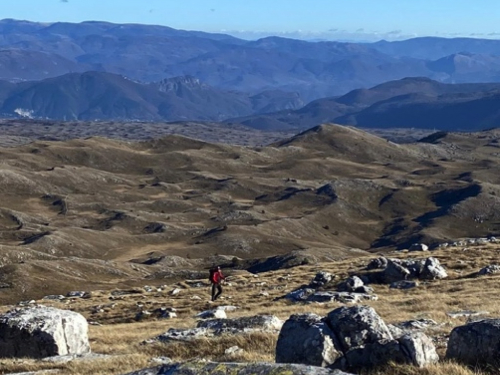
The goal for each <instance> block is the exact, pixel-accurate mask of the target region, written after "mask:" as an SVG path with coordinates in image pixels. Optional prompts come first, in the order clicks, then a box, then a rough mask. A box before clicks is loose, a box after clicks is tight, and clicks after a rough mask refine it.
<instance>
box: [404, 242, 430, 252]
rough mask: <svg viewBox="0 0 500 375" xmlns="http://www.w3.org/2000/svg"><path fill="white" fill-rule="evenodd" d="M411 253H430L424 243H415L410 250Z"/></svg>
mask: <svg viewBox="0 0 500 375" xmlns="http://www.w3.org/2000/svg"><path fill="white" fill-rule="evenodd" d="M408 250H409V251H428V250H429V246H427V245H426V244H423V243H414V244H413V245H411V246H410V248H409V249H408Z"/></svg>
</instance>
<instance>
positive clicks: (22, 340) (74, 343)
mask: <svg viewBox="0 0 500 375" xmlns="http://www.w3.org/2000/svg"><path fill="white" fill-rule="evenodd" d="M87 332H88V324H87V320H86V319H85V318H84V317H83V315H81V314H78V313H76V312H73V311H67V310H60V309H55V308H52V307H45V306H38V307H31V308H24V309H15V310H12V311H9V312H8V313H6V314H5V315H2V316H0V357H31V358H44V357H50V356H57V355H68V354H76V355H78V354H86V353H89V352H90V345H89V340H88V335H87Z"/></svg>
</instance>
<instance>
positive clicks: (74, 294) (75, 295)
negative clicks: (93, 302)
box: [66, 291, 90, 298]
mask: <svg viewBox="0 0 500 375" xmlns="http://www.w3.org/2000/svg"><path fill="white" fill-rule="evenodd" d="M66 297H70V298H71V297H72V298H85V297H90V294H89V293H87V292H84V291H72V292H68V293H67V294H66Z"/></svg>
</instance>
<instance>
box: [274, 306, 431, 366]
mask: <svg viewBox="0 0 500 375" xmlns="http://www.w3.org/2000/svg"><path fill="white" fill-rule="evenodd" d="M394 331H395V332H396V331H397V335H396V336H393V334H392V333H391V331H390V329H389V327H388V326H387V325H386V324H385V322H384V321H383V320H382V318H381V317H380V316H379V315H378V314H377V313H376V312H375V310H374V309H373V308H371V307H369V306H354V307H340V308H338V309H335V310H333V311H331V312H330V313H329V314H328V315H327V316H326V317H325V318H324V319H321V318H320V317H318V316H317V315H294V316H292V317H291V318H290V319H289V320H287V322H286V323H285V324H284V325H283V328H282V330H281V332H280V335H279V338H278V344H277V347H276V360H277V361H278V362H288V363H298V362H300V363H303V364H314V365H321V366H330V367H332V368H338V369H342V370H345V369H362V368H373V367H376V366H380V365H385V364H387V363H389V362H395V363H409V364H413V365H416V366H419V367H423V366H425V365H427V364H431V363H435V362H437V360H438V356H437V354H436V350H435V347H434V345H433V344H432V341H431V340H430V339H429V338H428V337H427V336H426V335H425V334H424V333H422V332H410V333H407V332H404V331H403V330H400V329H397V330H394ZM332 362H333V363H332Z"/></svg>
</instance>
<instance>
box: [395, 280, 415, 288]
mask: <svg viewBox="0 0 500 375" xmlns="http://www.w3.org/2000/svg"><path fill="white" fill-rule="evenodd" d="M417 286H418V283H417V282H416V281H410V280H400V281H394V282H393V283H391V285H390V287H389V288H392V289H412V288H416V287H417Z"/></svg>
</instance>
